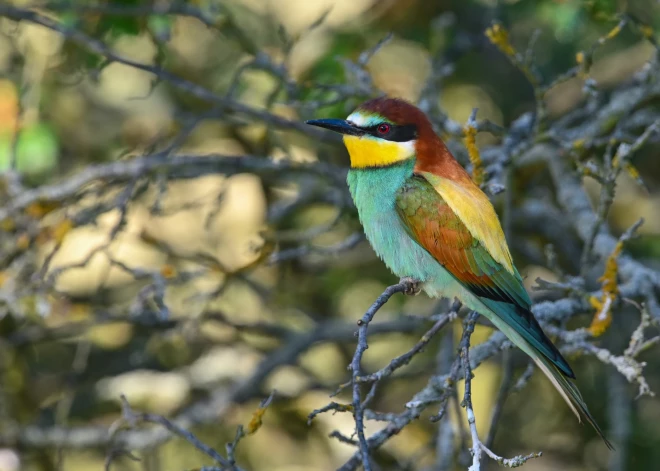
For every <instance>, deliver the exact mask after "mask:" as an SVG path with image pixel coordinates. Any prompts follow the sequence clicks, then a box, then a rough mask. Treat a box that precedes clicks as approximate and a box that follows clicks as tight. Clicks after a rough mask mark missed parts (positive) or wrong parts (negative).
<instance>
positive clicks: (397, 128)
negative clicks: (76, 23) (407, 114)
mask: <svg viewBox="0 0 660 471" xmlns="http://www.w3.org/2000/svg"><path fill="white" fill-rule="evenodd" d="M381 124H382V123H378V124H376V125H374V126H369V127H368V128H362V129H363V130H364V131H365V132H366V133H367V134H370V135H372V136H375V137H378V138H380V139H385V140H388V141H394V142H406V141H412V140H413V139H417V128H416V127H415V125H414V124H404V125H396V124H390V123H387V124H389V126H390V130H389V132H387V133H385V134H381V133H379V132H378V126H380V125H381Z"/></svg>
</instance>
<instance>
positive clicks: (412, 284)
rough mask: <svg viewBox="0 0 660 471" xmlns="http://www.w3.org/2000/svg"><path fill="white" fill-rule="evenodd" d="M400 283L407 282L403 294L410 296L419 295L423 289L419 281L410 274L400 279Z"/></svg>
mask: <svg viewBox="0 0 660 471" xmlns="http://www.w3.org/2000/svg"><path fill="white" fill-rule="evenodd" d="M399 283H405V284H406V285H407V287H406V289H404V290H403V294H406V295H408V296H417V295H418V294H419V293H420V292H421V291H422V288H421V286H420V285H419V281H417V280H416V279H414V278H412V277H410V276H404V277H403V278H401V279H400V280H399Z"/></svg>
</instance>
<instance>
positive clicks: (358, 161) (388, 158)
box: [344, 135, 415, 168]
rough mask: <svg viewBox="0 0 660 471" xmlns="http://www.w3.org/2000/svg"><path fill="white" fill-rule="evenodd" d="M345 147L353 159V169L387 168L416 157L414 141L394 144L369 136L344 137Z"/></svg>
mask: <svg viewBox="0 0 660 471" xmlns="http://www.w3.org/2000/svg"><path fill="white" fill-rule="evenodd" d="M344 145H345V146H346V149H347V150H348V154H349V155H350V157H351V167H352V168H365V167H385V166H387V165H392V164H395V163H397V162H401V161H403V160H406V159H409V158H411V157H412V156H413V155H415V145H414V143H413V142H412V141H411V142H394V141H386V140H384V139H374V138H370V137H368V136H362V137H358V136H348V135H344Z"/></svg>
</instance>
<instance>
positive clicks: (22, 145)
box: [0, 123, 58, 176]
mask: <svg viewBox="0 0 660 471" xmlns="http://www.w3.org/2000/svg"><path fill="white" fill-rule="evenodd" d="M12 145H13V135H12V134H11V133H4V134H2V135H0V171H5V170H8V169H9V167H10V162H11V159H10V156H11V152H12ZM57 158H58V141H57V136H56V135H55V133H54V132H53V131H52V129H51V128H50V126H48V125H47V124H45V123H37V124H34V125H32V126H30V127H27V128H24V129H23V130H21V132H20V134H19V135H18V142H17V143H16V170H18V172H19V173H21V174H24V175H31V176H37V175H45V174H46V173H48V172H50V171H52V170H53V169H54V168H55V166H56V165H57Z"/></svg>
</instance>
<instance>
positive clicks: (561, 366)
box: [482, 299, 614, 450]
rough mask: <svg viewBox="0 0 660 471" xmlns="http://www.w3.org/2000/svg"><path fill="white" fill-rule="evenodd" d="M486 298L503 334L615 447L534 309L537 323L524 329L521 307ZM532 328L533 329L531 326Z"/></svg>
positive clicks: (607, 441)
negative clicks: (545, 332) (521, 320)
mask: <svg viewBox="0 0 660 471" xmlns="http://www.w3.org/2000/svg"><path fill="white" fill-rule="evenodd" d="M483 301H486V302H484V304H485V305H486V306H487V307H488V308H489V309H488V310H487V311H486V312H483V313H482V314H484V315H485V316H486V317H487V318H488V319H489V320H490V321H491V322H492V323H493V324H495V326H496V327H497V328H498V329H500V330H501V331H502V333H504V335H506V336H507V337H508V338H509V339H510V340H511V341H512V342H513V343H514V344H516V345H517V346H518V347H519V348H520V349H521V350H522V351H524V352H525V353H527V355H529V356H530V357H531V358H532V360H534V362H535V363H536V364H537V365H538V367H539V368H540V369H541V371H543V373H544V374H545V375H546V376H547V377H548V379H549V380H550V381H551V382H552V384H553V385H554V387H555V388H556V389H557V391H559V393H560V394H561V395H562V397H563V398H564V400H565V401H566V403H567V404H568V406H569V407H570V408H571V410H572V411H573V412H574V413H575V415H576V416H577V418H578V421H580V422H582V418H584V419H585V420H586V421H587V422H589V423H590V424H591V425H592V426H593V428H594V429H595V430H596V432H597V433H598V435H600V437H601V438H602V439H603V441H604V442H605V445H607V447H608V448H609V449H610V450H613V449H614V447H613V446H612V444H611V443H610V441H609V440H608V439H607V437H605V434H604V432H603V430H602V429H601V428H600V427H599V426H598V424H597V423H596V420H595V419H594V417H593V416H592V415H591V413H590V412H589V409H588V408H587V405H586V404H585V402H584V399H582V395H581V394H580V391H579V390H578V388H577V386H576V385H575V384H574V383H573V382H572V381H571V379H570V377H569V376H568V374H570V375H571V376H573V375H572V373H573V372H572V370H571V369H570V366H568V363H567V362H566V360H565V359H564V358H563V357H562V356H561V354H560V353H559V351H558V350H557V349H556V348H555V347H554V345H552V342H551V341H550V339H548V338H547V337H546V336H545V334H543V332H542V330H541V327H540V326H539V325H538V323H537V322H536V319H534V318H533V315H532V314H531V312H530V313H529V316H530V318H529V320H532V323H533V324H535V325H534V326H532V325H527V326H525V327H526V328H524V327H523V326H522V325H520V321H519V319H520V312H519V311H520V307H519V306H514V305H511V304H508V303H500V302H489V300H483V299H482V302H483ZM530 327H531V328H532V329H530ZM536 329H538V331H537V332H536V334H540V335H542V337H543V338H544V339H543V341H542V342H539V340H541V339H540V338H539V337H538V335H534V336H530V331H531V330H536ZM537 345H538V346H537ZM550 347H552V350H553V351H554V352H556V354H554V355H552V357H549V355H548V348H550ZM557 355H558V357H557Z"/></svg>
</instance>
